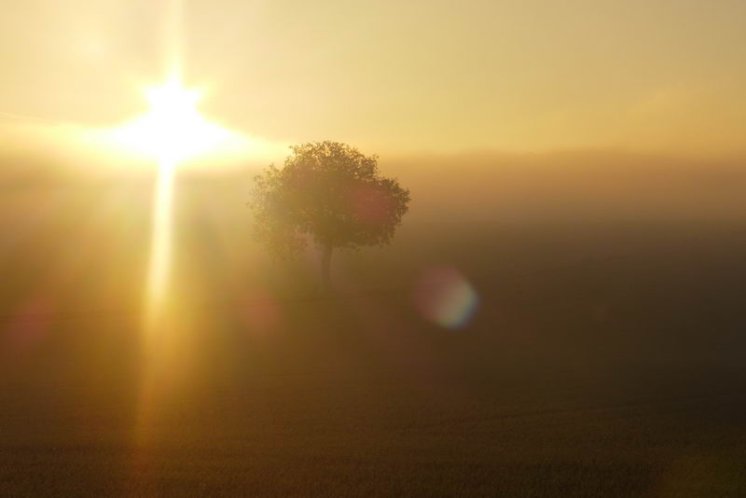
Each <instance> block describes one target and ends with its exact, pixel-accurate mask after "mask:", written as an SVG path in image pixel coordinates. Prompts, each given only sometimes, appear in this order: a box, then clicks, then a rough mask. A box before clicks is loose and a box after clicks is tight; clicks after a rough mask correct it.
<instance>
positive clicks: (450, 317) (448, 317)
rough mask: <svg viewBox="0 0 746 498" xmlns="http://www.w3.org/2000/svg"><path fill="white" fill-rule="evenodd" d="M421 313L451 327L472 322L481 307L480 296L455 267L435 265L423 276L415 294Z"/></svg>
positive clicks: (463, 325)
mask: <svg viewBox="0 0 746 498" xmlns="http://www.w3.org/2000/svg"><path fill="white" fill-rule="evenodd" d="M414 301H415V305H416V307H417V309H418V310H419V312H420V313H421V314H422V316H424V317H425V318H426V319H428V320H430V321H432V322H434V323H437V324H438V325H441V326H442V327H446V328H449V329H460V328H463V327H465V326H466V325H468V324H469V322H470V321H471V319H472V318H473V316H474V314H475V313H476V311H477V308H478V306H479V295H478V294H477V292H476V290H474V287H473V286H472V285H471V284H470V283H469V281H468V280H466V278H465V277H464V276H463V275H462V274H461V273H460V272H459V271H458V270H456V269H455V268H450V267H441V268H432V269H430V270H428V271H427V272H425V274H424V275H423V276H422V277H421V278H420V280H419V282H418V284H417V287H416V289H415V293H414Z"/></svg>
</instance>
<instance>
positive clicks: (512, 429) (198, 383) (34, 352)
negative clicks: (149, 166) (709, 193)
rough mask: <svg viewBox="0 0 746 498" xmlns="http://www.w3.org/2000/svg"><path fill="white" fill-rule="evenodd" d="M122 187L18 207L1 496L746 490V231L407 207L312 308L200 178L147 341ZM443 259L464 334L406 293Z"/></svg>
mask: <svg viewBox="0 0 746 498" xmlns="http://www.w3.org/2000/svg"><path fill="white" fill-rule="evenodd" d="M117 192H119V195H120V197H121V198H116V196H115V198H114V199H113V200H112V194H111V192H109V193H108V194H107V193H106V192H105V191H101V190H97V189H93V190H91V192H90V194H89V196H88V197H86V196H85V195H77V196H76V199H78V201H77V204H76V205H75V206H73V207H70V205H69V203H61V204H59V205H56V204H55V198H54V196H49V197H46V198H45V202H44V203H38V202H36V200H33V201H32V200H30V199H28V200H24V199H22V198H21V197H18V198H16V199H15V200H14V202H16V203H23V202H27V205H28V206H29V209H27V210H25V211H24V212H25V213H27V214H28V213H29V212H34V213H36V214H35V217H33V216H30V215H29V216H30V217H29V218H28V219H25V220H21V221H19V220H18V219H15V218H14V217H13V216H10V214H9V213H10V212H11V210H10V209H9V208H8V209H4V210H3V212H4V213H6V214H8V216H7V217H6V218H4V226H5V227H6V230H5V232H6V234H7V236H6V237H5V239H4V240H3V246H2V250H3V257H2V265H3V266H2V271H3V278H4V281H3V285H2V302H1V304H2V314H3V325H2V326H1V327H0V334H1V335H0V339H1V340H2V348H1V349H0V407H1V409H0V495H1V496H510V497H513V496H558V497H560V496H561V497H566V496H585V497H614V496H618V497H637V496H644V497H702V496H708V497H715V496H719V497H736V496H744V495H746V471H745V470H744V465H743V462H745V461H746V422H744V414H745V413H746V394H745V393H746V390H745V389H744V388H746V367H744V365H745V363H744V359H746V353H745V351H746V350H745V349H744V347H745V346H746V339H744V336H743V330H746V318H744V315H743V303H742V299H743V296H744V292H745V291H746V263H744V260H743V255H744V254H746V226H742V225H740V224H738V223H722V224H716V223H684V222H675V223H674V222H671V223H663V222H656V223H653V222H644V223H643V222H635V223H631V222H627V223H621V222H614V223H612V222H608V223H601V222H586V223H575V224H569V223H549V222H547V223H538V222H535V223H527V224H520V223H512V224H511V223H502V224H500V223H486V222H482V223H466V222H458V221H455V222H446V221H442V220H434V219H430V220H428V219H425V217H420V218H417V217H415V218H413V220H412V221H411V223H408V224H405V226H404V227H403V228H402V231H401V232H400V234H399V235H398V237H397V238H396V240H395V242H394V244H393V245H392V246H391V247H390V248H387V249H385V250H370V251H367V250H366V251H361V252H359V253H353V254H344V255H339V257H338V258H336V259H335V272H336V275H335V278H336V281H337V285H338V287H339V291H338V293H337V294H336V295H333V296H319V295H318V294H317V293H316V291H315V285H316V281H315V273H314V272H315V269H314V268H312V267H310V266H309V265H308V264H307V263H304V262H302V261H301V262H298V263H294V264H291V265H287V266H281V265H276V264H273V263H271V262H270V261H269V260H268V259H266V258H265V259H261V257H260V256H257V254H258V252H257V251H258V249H256V248H254V247H250V246H249V245H243V243H241V242H240V241H241V240H245V239H242V237H248V235H246V234H247V232H246V231H245V230H246V229H245V227H244V226H243V225H241V224H240V223H239V222H237V221H235V220H230V219H226V218H224V217H221V216H218V215H215V216H212V217H211V215H210V212H209V210H203V209H196V208H194V207H193V206H196V205H198V204H197V203H196V201H195V199H198V197H199V195H200V194H199V192H194V193H193V197H192V198H191V201H190V202H191V203H192V204H191V206H192V207H191V208H190V204H189V203H187V202H184V203H183V205H182V206H181V207H180V210H179V211H178V212H179V216H180V218H179V219H177V233H178V238H177V244H176V246H175V247H177V248H178V250H177V254H176V259H175V265H176V271H175V284H174V292H173V298H172V301H173V303H172V307H171V308H170V311H169V314H168V320H166V321H164V323H165V325H162V326H161V327H160V329H161V330H160V332H161V333H162V334H164V337H165V339H164V342H163V344H161V345H160V346H159V349H157V351H159V354H156V355H152V354H151V355H146V354H145V353H144V350H145V349H147V348H145V347H144V343H145V342H146V340H145V338H143V316H142V306H141V304H142V303H141V301H142V297H141V294H142V292H141V291H142V282H143V281H144V278H145V275H144V268H146V266H147V265H146V261H147V239H148V235H149V234H148V230H147V219H148V218H147V213H148V208H147V204H146V203H145V201H144V202H143V203H141V204H137V203H135V204H133V205H137V206H140V207H139V208H138V209H136V210H131V211H130V212H129V215H130V216H128V217H127V218H122V219H120V218H118V217H116V216H115V214H116V213H117V212H120V210H119V211H118V210H117V209H116V203H117V202H120V203H125V202H130V201H129V200H128V199H131V198H132V197H131V196H132V195H140V196H141V197H142V199H144V200H147V198H148V197H147V195H146V194H143V193H142V192H141V190H138V188H136V187H134V186H133V187H132V190H131V191H129V192H128V191H127V190H126V189H125V190H122V188H121V186H120V187H119V188H118V189H117ZM102 197H107V199H109V200H110V201H111V202H113V203H114V204H113V206H114V207H110V211H106V210H96V209H95V207H96V206H97V205H98V202H99V201H100V200H101V198H102ZM37 199H38V197H37ZM5 202H10V201H8V200H7V198H6V200H5ZM60 206H65V209H68V210H69V213H68V212H66V211H64V209H63V210H62V211H61V210H60ZM6 207H7V206H6ZM31 207H33V209H31ZM190 209H192V211H190ZM45 210H46V211H45ZM89 210H90V212H91V213H92V215H91V216H89V217H86V218H84V221H85V222H81V219H82V218H81V217H80V216H79V215H80V213H81V212H83V211H86V212H88V211H89ZM66 213H67V214H66ZM112 213H114V214H112ZM94 215H95V216H94ZM34 220H35V221H34ZM113 220H119V221H118V222H114V221H113ZM13 230H15V231H13ZM13 234H15V235H14V236H13V237H11V235H13ZM241 261H243V262H242V263H241ZM438 266H448V267H452V268H455V269H457V270H458V271H460V272H461V273H462V274H463V275H464V276H465V278H467V279H468V280H469V281H470V282H471V283H472V284H473V286H474V288H475V289H476V291H477V293H478V295H479V297H480V303H479V307H478V309H477V312H476V314H475V315H474V317H473V320H471V322H470V323H469V324H468V325H467V326H465V327H464V328H462V329H458V330H451V329H447V328H443V327H441V326H438V325H436V324H434V323H431V322H429V321H427V320H426V319H425V318H423V316H422V315H420V314H419V312H418V311H417V308H416V307H415V306H414V305H413V300H412V289H413V288H414V286H415V283H416V281H417V280H418V278H419V277H420V275H422V274H423V272H426V271H427V270H428V269H429V268H433V267H438Z"/></svg>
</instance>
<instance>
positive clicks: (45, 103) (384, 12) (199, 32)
mask: <svg viewBox="0 0 746 498" xmlns="http://www.w3.org/2000/svg"><path fill="white" fill-rule="evenodd" d="M169 9H170V7H169V2H167V1H156V2H154V1H150V0H148V1H145V0H135V1H131V2H117V1H92V0H71V1H69V2H64V3H60V2H54V1H51V0H34V1H20V0H11V1H10V2H5V3H4V7H3V16H2V18H0V47H2V48H1V49H0V67H3V68H5V71H4V72H3V79H2V81H1V82H0V111H2V114H0V122H2V123H4V126H3V128H5V127H8V126H14V125H17V124H18V121H19V120H21V121H23V120H24V118H25V119H26V120H27V121H28V120H33V121H34V122H35V123H39V124H42V125H43V124H48V125H53V124H54V125H59V124H60V123H67V124H70V123H73V124H80V125H85V126H106V125H112V124H114V123H117V122H121V121H122V120H124V119H126V118H128V117H131V116H133V115H136V114H138V113H139V112H142V111H143V109H144V105H145V104H144V103H143V100H142V93H141V86H142V85H144V84H152V83H154V82H158V81H160V80H161V79H162V78H163V71H164V65H163V62H164V50H165V48H164V47H165V45H166V42H165V36H166V35H164V33H167V32H168V31H169V30H167V29H164V26H165V25H167V24H168V23H167V22H166V19H167V17H168V12H169ZM744 17H746V4H744V2H741V1H739V0H713V1H708V2H702V1H699V0H677V1H673V0H671V1H655V2H650V1H644V0H629V1H625V2H618V1H615V0H572V1H568V2H555V1H553V0H530V1H508V0H499V1H494V0H493V1H477V0H467V1H464V2H458V3H456V2H450V1H443V0H436V1H424V0H415V1H411V2H405V3H402V2H395V1H391V0H382V1H379V2H343V1H336V0H332V1H325V2H300V1H296V2H289V1H232V0H216V1H205V0H193V1H189V2H184V5H183V16H182V19H183V23H182V24H183V26H182V27H181V37H182V49H181V51H182V54H183V58H184V70H185V74H186V77H185V79H186V81H187V82H188V83H189V84H191V85H196V86H200V87H203V88H205V89H206V90H207V96H206V98H205V102H204V105H203V110H204V112H205V113H206V114H207V115H209V116H211V117H213V118H214V119H217V120H219V121H220V122H221V123H224V124H226V125H228V126H230V127H231V128H234V129H236V130H238V131H241V132H243V133H245V134H247V135H249V136H252V137H258V138H260V139H263V140H268V141H271V142H278V143H281V144H287V143H295V142H298V141H302V140H315V139H324V138H328V137H334V138H335V139H339V140H343V141H348V142H351V143H355V144H357V145H359V146H361V147H364V148H367V149H370V150H374V151H376V152H378V153H394V152H423V151H463V150H475V149H476V150H485V149H488V150H509V151H537V150H541V151H544V150H555V149H567V148H571V149H577V148H608V147H611V148H622V149H625V150H633V151H644V152H651V151H652V152H658V153H669V154H675V155H682V154H684V155H695V154H696V155H703V154H704V155H713V154H725V153H733V152H740V151H742V150H743V143H742V137H743V136H744V133H746V101H744V99H743V98H742V97H741V95H740V92H742V89H743V88H744V87H745V86H746V64H745V63H744V61H746V53H745V51H746V48H745V47H746V30H744V29H743V22H742V20H743V19H744Z"/></svg>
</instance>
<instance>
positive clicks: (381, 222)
mask: <svg viewBox="0 0 746 498" xmlns="http://www.w3.org/2000/svg"><path fill="white" fill-rule="evenodd" d="M291 150H292V154H291V155H290V156H289V157H288V158H287V159H286V160H285V164H284V166H283V168H281V169H280V168H277V167H276V166H274V165H271V166H269V168H267V169H266V170H265V171H263V172H262V174H260V175H258V176H256V177H255V183H254V191H253V196H252V200H251V201H250V203H249V205H250V207H251V209H252V211H253V214H254V220H255V228H256V231H257V235H258V236H259V237H260V238H261V239H263V240H264V241H265V242H267V243H268V244H269V245H270V247H271V249H272V251H273V253H274V254H275V255H276V256H280V257H285V256H290V255H293V254H295V253H297V252H298V251H300V250H301V249H303V247H304V246H305V244H306V241H307V240H308V239H309V238H310V239H312V240H313V241H314V242H315V243H316V244H318V245H319V247H321V248H322V250H323V251H324V260H325V261H324V263H325V265H324V268H323V271H324V278H325V280H327V279H328V264H329V262H328V260H329V259H330V258H331V252H332V250H333V249H336V248H340V249H341V248H348V249H356V248H359V247H361V246H369V245H383V244H387V243H389V242H390V241H391V239H392V237H393V236H394V233H395V231H396V228H397V227H398V226H399V225H400V224H401V220H402V217H403V216H404V214H405V213H406V212H407V209H408V204H409V198H410V197H409V191H408V190H406V189H403V188H402V187H401V186H399V183H398V182H397V181H396V180H395V179H393V178H386V177H383V176H381V175H380V174H379V172H378V158H377V156H365V155H363V154H361V153H360V152H359V151H358V150H357V149H355V148H354V147H351V146H349V145H347V144H343V143H338V142H329V141H326V142H315V143H306V144H302V145H297V146H293V147H291Z"/></svg>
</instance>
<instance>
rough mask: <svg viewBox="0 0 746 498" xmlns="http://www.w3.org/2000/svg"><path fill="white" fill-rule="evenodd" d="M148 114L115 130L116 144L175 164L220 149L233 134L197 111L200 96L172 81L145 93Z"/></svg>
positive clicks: (176, 81)
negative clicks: (148, 107)
mask: <svg viewBox="0 0 746 498" xmlns="http://www.w3.org/2000/svg"><path fill="white" fill-rule="evenodd" d="M146 96H147V100H148V103H149V104H150V111H149V112H148V113H147V114H145V115H144V116H142V117H140V118H138V119H136V120H134V121H131V122H129V123H127V124H125V125H124V126H122V127H121V128H119V129H117V130H115V131H114V140H115V142H117V143H119V144H120V145H123V146H125V147H127V148H129V149H131V150H133V151H136V152H139V153H143V154H146V155H149V156H151V157H156V158H158V160H159V161H160V162H168V163H172V164H175V163H178V162H181V161H184V160H186V159H189V158H192V157H195V156H199V155H202V154H205V153H208V152H212V151H215V150H217V149H219V148H220V147H221V146H222V145H225V144H226V143H227V142H228V141H230V140H231V139H233V138H234V134H233V133H231V132H230V131H228V130H226V129H225V128H222V127H221V126H219V125H217V124H214V123H211V122H209V121H207V120H206V119H205V118H204V117H203V116H202V115H201V114H200V113H199V111H198V110H197V103H198V102H199V100H200V98H201V94H200V93H199V92H198V91H196V90H190V89H187V88H184V87H183V86H182V85H181V83H180V82H179V80H178V79H176V78H172V79H171V80H170V81H169V82H167V83H166V84H165V85H163V86H160V87H154V88H149V89H148V90H146Z"/></svg>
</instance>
